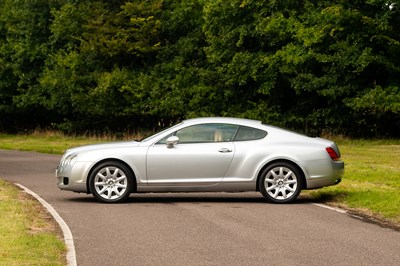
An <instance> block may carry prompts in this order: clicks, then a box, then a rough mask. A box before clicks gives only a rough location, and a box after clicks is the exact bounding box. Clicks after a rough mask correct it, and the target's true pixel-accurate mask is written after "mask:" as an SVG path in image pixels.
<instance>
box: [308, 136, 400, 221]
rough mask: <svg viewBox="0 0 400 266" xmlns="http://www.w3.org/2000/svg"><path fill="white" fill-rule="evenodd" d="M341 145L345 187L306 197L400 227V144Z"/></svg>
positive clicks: (343, 142) (352, 142) (349, 142)
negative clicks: (385, 220) (387, 220)
mask: <svg viewBox="0 0 400 266" xmlns="http://www.w3.org/2000/svg"><path fill="white" fill-rule="evenodd" d="M337 142H338V144H339V147H340V150H341V153H342V159H343V161H344V162H345V175H344V178H343V181H342V183H340V184H339V185H337V186H333V187H327V188H323V189H319V190H315V191H310V192H306V193H305V195H306V196H309V197H311V198H312V199H314V200H319V201H322V202H326V203H329V204H333V205H339V206H344V207H349V208H354V209H356V210H357V211H361V212H363V213H364V214H367V215H372V216H374V217H375V218H378V219H379V218H384V219H389V220H390V221H392V222H395V223H397V224H400V163H399V159H400V141H399V140H375V141H371V140H369V141H368V140H337Z"/></svg>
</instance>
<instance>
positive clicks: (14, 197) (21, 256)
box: [0, 180, 66, 266]
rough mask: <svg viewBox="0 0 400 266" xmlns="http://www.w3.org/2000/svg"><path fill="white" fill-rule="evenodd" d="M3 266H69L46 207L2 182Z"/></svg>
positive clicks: (0, 232)
mask: <svg viewBox="0 0 400 266" xmlns="http://www.w3.org/2000/svg"><path fill="white" fill-rule="evenodd" d="M0 214H1V215H0V247H1V248H0V265H2V266H3V265H4V266H5V265H7V266H12V265H18V266H19V265H66V258H65V255H66V248H65V244H64V241H63V240H61V234H60V232H59V228H58V225H57V224H56V223H55V222H54V221H53V219H52V217H51V216H50V214H48V213H47V212H46V211H45V210H44V209H43V207H42V206H41V205H40V204H39V203H38V202H37V201H36V200H33V199H32V198H31V196H30V195H28V194H26V193H24V192H22V191H21V190H20V189H18V188H17V187H15V186H14V185H12V184H9V183H7V182H5V181H3V180H0Z"/></svg>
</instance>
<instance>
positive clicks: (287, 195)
mask: <svg viewBox="0 0 400 266" xmlns="http://www.w3.org/2000/svg"><path fill="white" fill-rule="evenodd" d="M302 180H303V179H302V175H301V172H300V171H299V170H298V169H297V168H296V167H295V166H293V165H292V164H290V163H286V162H278V163H274V164H272V165H270V166H268V167H267V168H266V169H264V170H263V172H262V173H261V177H260V179H259V183H258V185H259V188H260V192H261V194H262V195H263V196H264V197H265V198H266V199H267V200H268V201H270V202H274V203H288V202H292V201H294V200H295V199H296V198H297V197H298V196H299V194H300V191H301V187H302Z"/></svg>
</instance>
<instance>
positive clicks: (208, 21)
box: [0, 0, 400, 137]
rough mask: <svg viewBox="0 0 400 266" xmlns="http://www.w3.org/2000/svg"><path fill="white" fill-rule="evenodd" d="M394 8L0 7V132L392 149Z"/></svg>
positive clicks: (70, 3)
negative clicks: (208, 129)
mask: <svg viewBox="0 0 400 266" xmlns="http://www.w3.org/2000/svg"><path fill="white" fill-rule="evenodd" d="M398 25H400V3H399V2H398V1H395V0H393V1H388V0H363V1H361V0H358V1H344V0H336V1H333V0H330V1H321V0H318V1H317V0H304V1H298V0H287V1H274V0H271V1H264V0H259V1H251V0H231V1H224V0H180V1H172V0H149V1H123V0H112V1H110V0H103V1H92V0H83V1H77V0H2V1H1V2H0V118H1V120H0V130H2V131H6V132H18V131H24V130H31V129H36V128H54V129H58V130H62V131H64V132H67V133H72V132H73V133H75V132H83V131H88V130H89V131H98V132H105V131H107V132H115V133H118V132H122V131H134V130H156V129H158V128H160V127H164V126H168V125H170V124H171V123H174V122H177V121H179V120H182V119H184V118H190V117H198V116H235V117H246V118H253V119H259V120H262V121H264V122H266V123H270V124H274V125H277V126H283V127H286V128H290V129H294V130H298V131H302V132H306V133H309V134H322V133H329V134H344V135H348V136H356V137H399V135H400V134H399V132H400V28H399V27H398Z"/></svg>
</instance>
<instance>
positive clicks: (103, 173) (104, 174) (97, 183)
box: [89, 162, 134, 203]
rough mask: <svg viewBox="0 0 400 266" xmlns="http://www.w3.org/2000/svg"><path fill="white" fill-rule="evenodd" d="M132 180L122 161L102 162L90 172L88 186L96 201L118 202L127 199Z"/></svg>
mask: <svg viewBox="0 0 400 266" xmlns="http://www.w3.org/2000/svg"><path fill="white" fill-rule="evenodd" d="M133 180H134V179H133V175H132V173H131V171H130V170H129V169H128V168H127V167H126V166H125V165H123V164H122V163H119V162H104V163H101V164H99V165H97V166H96V167H95V168H94V169H93V171H92V172H91V174H90V177H89V186H90V191H91V192H92V195H93V196H94V197H95V198H96V199H97V200H98V201H100V202H104V203H118V202H123V201H126V200H127V199H128V197H129V195H130V193H131V191H132V186H133Z"/></svg>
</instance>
